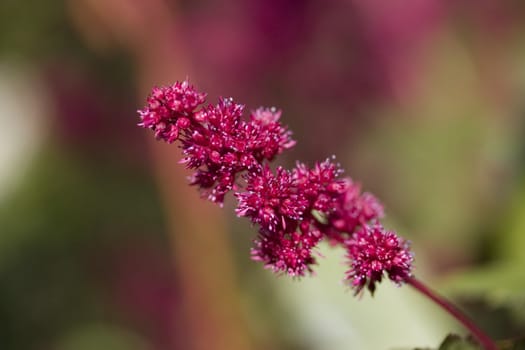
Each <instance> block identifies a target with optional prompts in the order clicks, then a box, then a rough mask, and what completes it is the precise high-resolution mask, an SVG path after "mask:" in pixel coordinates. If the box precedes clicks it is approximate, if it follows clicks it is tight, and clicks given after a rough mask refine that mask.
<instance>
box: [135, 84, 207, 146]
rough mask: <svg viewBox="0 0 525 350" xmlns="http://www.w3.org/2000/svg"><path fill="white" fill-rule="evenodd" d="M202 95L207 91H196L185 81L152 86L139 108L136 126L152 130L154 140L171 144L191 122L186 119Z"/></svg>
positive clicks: (200, 100)
mask: <svg viewBox="0 0 525 350" xmlns="http://www.w3.org/2000/svg"><path fill="white" fill-rule="evenodd" d="M205 98H206V94H204V93H200V92H198V91H197V90H195V88H194V87H193V86H191V85H189V83H188V81H183V82H176V83H175V84H173V85H172V86H166V87H155V88H153V90H152V91H151V94H150V95H149V97H148V104H147V106H146V107H145V108H144V109H141V110H139V111H138V113H139V115H140V119H141V121H140V123H139V124H138V125H139V126H142V127H144V128H148V129H151V130H153V131H154V132H155V137H156V138H157V139H161V140H164V141H166V142H168V143H172V142H174V141H175V140H177V138H178V137H179V133H180V131H181V130H184V129H186V128H187V127H188V126H189V125H190V119H189V118H191V115H192V114H193V111H194V110H195V108H197V107H198V106H199V105H201V104H203V103H204V100H205Z"/></svg>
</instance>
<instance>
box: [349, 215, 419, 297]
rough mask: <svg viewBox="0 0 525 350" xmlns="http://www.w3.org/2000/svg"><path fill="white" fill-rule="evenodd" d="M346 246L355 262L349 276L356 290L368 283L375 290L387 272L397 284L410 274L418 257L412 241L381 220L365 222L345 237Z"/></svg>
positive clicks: (351, 263)
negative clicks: (415, 256)
mask: <svg viewBox="0 0 525 350" xmlns="http://www.w3.org/2000/svg"><path fill="white" fill-rule="evenodd" d="M345 246H346V248H347V257H348V259H349V263H350V266H351V268H350V270H348V271H347V273H346V279H347V280H349V281H350V282H351V284H352V286H353V287H354V288H355V289H356V293H358V292H359V291H361V289H363V287H365V286H366V287H367V288H368V290H369V291H370V293H372V294H373V293H374V291H375V289H376V283H378V282H381V279H382V276H383V273H386V274H387V275H388V278H390V279H391V280H392V281H394V282H395V283H397V284H400V283H401V282H403V281H405V280H406V279H407V278H408V277H410V271H411V266H412V262H413V260H414V257H413V255H412V253H411V252H410V250H409V248H408V243H407V242H406V241H404V240H403V239H402V238H400V237H398V236H397V235H396V233H395V232H393V231H385V229H384V228H383V227H382V226H381V225H380V224H375V225H373V226H362V227H361V228H360V229H359V230H358V231H356V232H355V233H354V234H353V235H352V237H351V238H350V239H348V240H347V241H345Z"/></svg>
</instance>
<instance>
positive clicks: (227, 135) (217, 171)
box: [138, 81, 295, 204]
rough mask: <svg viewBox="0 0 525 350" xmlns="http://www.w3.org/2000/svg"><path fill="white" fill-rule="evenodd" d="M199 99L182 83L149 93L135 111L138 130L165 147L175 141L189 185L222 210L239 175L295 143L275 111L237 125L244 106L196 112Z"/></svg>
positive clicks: (223, 104)
mask: <svg viewBox="0 0 525 350" xmlns="http://www.w3.org/2000/svg"><path fill="white" fill-rule="evenodd" d="M205 97H206V94H204V93H200V92H198V91H197V90H195V88H193V86H191V85H189V83H188V82H187V81H185V82H182V83H175V84H174V85H173V86H169V87H161V88H154V89H153V91H152V93H151V94H150V96H149V97H148V104H147V106H146V107H145V108H144V109H142V110H139V111H138V112H139V116H140V119H141V121H140V123H139V126H142V127H145V128H148V129H152V130H153V131H154V132H155V136H156V137H157V138H158V139H161V140H164V141H166V142H168V143H172V142H174V141H176V140H179V141H180V143H181V147H182V150H183V154H184V158H183V159H182V160H181V163H185V164H186V167H187V168H189V169H194V170H195V173H194V174H193V176H192V177H191V180H190V181H191V184H193V185H196V186H198V187H199V188H200V190H201V191H202V193H203V194H204V195H205V196H207V197H208V198H209V199H210V200H212V201H213V202H216V203H219V204H222V203H223V201H224V197H225V195H226V194H227V193H228V192H229V191H231V190H233V189H234V188H235V181H236V178H237V176H238V174H239V173H241V172H244V171H248V170H250V171H256V170H255V169H259V168H260V167H261V165H262V163H263V162H264V161H270V160H272V159H273V158H274V157H275V156H276V155H278V154H279V153H281V152H282V151H284V150H285V149H288V148H291V147H293V145H294V144H295V141H293V140H292V139H291V132H290V131H288V130H287V128H286V127H284V126H283V125H281V124H280V123H279V118H280V115H281V113H280V112H279V111H277V110H275V109H259V110H256V111H254V112H252V113H251V115H250V118H249V120H243V119H242V114H243V111H244V106H243V105H240V104H237V103H235V102H234V101H233V100H232V99H231V98H226V99H222V98H221V99H220V100H219V103H218V104H217V105H215V106H213V105H210V106H208V107H203V108H201V109H198V107H199V106H200V105H202V104H203V103H204V101H205Z"/></svg>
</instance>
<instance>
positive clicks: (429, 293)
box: [405, 276, 498, 350]
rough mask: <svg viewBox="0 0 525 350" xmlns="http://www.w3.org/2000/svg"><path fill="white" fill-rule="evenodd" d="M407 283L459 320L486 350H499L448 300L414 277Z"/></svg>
mask: <svg viewBox="0 0 525 350" xmlns="http://www.w3.org/2000/svg"><path fill="white" fill-rule="evenodd" d="M405 282H406V283H408V284H410V285H411V286H412V287H414V288H415V289H416V290H417V291H419V292H420V293H421V294H423V295H425V296H426V297H429V298H430V299H432V300H433V301H434V302H435V303H436V304H438V305H439V306H441V307H442V308H443V309H445V311H447V312H448V313H449V314H451V315H452V316H454V318H455V319H456V320H458V321H459V322H460V323H461V324H462V325H463V326H465V328H467V329H468V330H469V331H470V333H471V334H472V335H473V336H474V337H475V338H476V339H477V340H478V341H479V343H480V344H481V346H483V348H484V349H486V350H498V347H497V346H496V343H494V341H493V340H492V339H491V338H490V337H489V336H488V335H486V334H485V333H484V332H483V331H482V330H481V329H479V328H478V326H476V325H475V324H474V322H472V321H471V320H470V319H469V318H468V317H467V316H466V315H465V314H464V313H463V312H461V311H460V310H459V309H458V308H457V307H455V306H454V305H452V304H451V303H450V302H449V301H448V300H447V299H445V298H443V297H442V296H440V295H438V294H436V293H435V292H434V291H433V290H431V289H430V288H428V287H427V286H426V285H425V284H423V283H422V282H421V281H419V280H418V279H416V278H415V277H413V276H412V277H408V278H407V279H406V280H405Z"/></svg>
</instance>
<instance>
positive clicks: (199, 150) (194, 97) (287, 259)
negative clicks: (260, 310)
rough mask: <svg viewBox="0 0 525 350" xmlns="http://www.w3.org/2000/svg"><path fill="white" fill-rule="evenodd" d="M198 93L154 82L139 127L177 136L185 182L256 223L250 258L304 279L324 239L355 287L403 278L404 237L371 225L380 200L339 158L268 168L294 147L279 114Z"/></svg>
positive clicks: (407, 264) (167, 137) (183, 85)
mask: <svg viewBox="0 0 525 350" xmlns="http://www.w3.org/2000/svg"><path fill="white" fill-rule="evenodd" d="M205 97H206V94H204V93H201V92H198V91H197V90H196V89H195V88H194V87H193V86H191V85H190V84H189V83H188V82H187V81H184V82H178V83H175V84H174V85H172V86H168V87H160V88H154V89H153V91H152V92H151V94H150V96H149V97H148V101H147V102H148V103H147V106H146V107H145V108H144V109H142V110H140V111H139V116H140V123H139V126H142V127H144V128H148V129H151V130H153V131H154V133H155V136H156V137H157V139H160V140H163V141H165V142H168V143H172V142H175V141H179V142H180V143H179V145H180V147H181V148H182V153H183V158H182V160H181V161H180V162H181V163H183V164H185V165H186V167H187V168H189V169H193V170H194V173H193V176H192V177H191V179H190V184H192V185H195V186H197V187H198V188H199V189H200V191H201V193H202V194H203V195H204V196H206V197H207V198H208V199H210V200H211V201H213V202H216V203H218V204H222V203H223V201H224V198H225V196H226V195H227V194H228V193H229V192H231V191H233V192H234V196H235V198H237V200H238V206H237V209H236V213H237V215H238V216H244V217H247V218H249V219H250V221H251V222H252V223H253V224H254V225H256V226H258V231H259V234H258V237H257V238H256V239H255V241H254V247H253V249H252V252H251V255H252V259H253V260H256V261H261V262H262V263H263V264H264V266H265V267H267V268H269V269H271V270H273V271H275V272H277V273H285V274H288V275H291V276H304V275H305V274H307V273H311V272H313V265H315V264H316V259H315V258H314V253H315V250H316V247H317V245H318V244H319V242H320V241H321V240H323V239H326V240H329V241H330V242H332V243H334V244H337V245H340V246H342V247H344V248H345V249H346V250H347V256H348V258H349V259H350V262H349V263H350V266H351V270H350V271H349V272H348V273H347V276H346V278H347V280H350V281H351V284H352V285H353V286H354V287H355V288H356V289H357V290H361V289H362V288H363V287H364V286H365V285H366V286H368V289H369V290H370V291H371V292H373V291H374V289H375V284H376V283H378V282H380V281H381V276H382V274H383V273H386V274H387V275H388V276H389V277H390V279H392V280H393V281H394V282H396V283H401V282H403V280H404V278H405V277H407V276H410V269H411V263H412V255H410V253H409V251H408V247H407V246H406V245H405V244H404V243H403V242H404V241H403V240H401V239H400V238H398V237H397V236H396V235H395V233H393V232H388V233H385V234H384V235H383V233H381V234H380V233H378V232H382V231H378V230H379V229H378V228H377V227H378V226H377V225H372V223H373V222H376V221H377V220H378V219H379V218H381V217H382V216H383V207H382V205H381V204H380V202H379V201H378V200H377V199H376V198H375V197H374V196H373V195H371V194H369V193H361V189H360V187H359V186H358V185H357V184H355V183H354V182H353V181H352V180H351V179H350V178H342V177H341V175H342V173H343V170H342V169H341V167H340V166H339V164H337V163H334V162H333V161H332V159H327V160H325V161H323V162H318V163H316V164H314V166H313V167H311V168H310V167H308V166H307V165H305V164H303V163H297V165H296V167H295V168H293V169H292V170H291V171H289V170H286V169H284V168H282V167H278V168H276V169H275V170H272V168H271V167H270V162H271V161H272V160H274V158H275V157H276V156H277V155H279V154H280V153H282V152H283V151H285V150H287V149H290V148H291V147H293V146H294V145H295V141H294V140H293V139H292V138H291V132H290V131H289V130H288V128H287V127H286V126H284V125H282V124H281V123H280V118H281V111H279V110H277V109H275V108H262V107H261V108H259V109H256V110H254V111H252V112H251V113H250V114H249V116H248V118H246V119H243V112H244V106H243V105H241V104H238V103H235V102H234V101H233V99H231V98H221V99H219V102H218V104H217V105H209V106H203V104H204V102H205ZM370 225H372V226H370ZM370 227H374V228H373V230H375V231H373V232H372V233H370V230H371V228H370ZM389 244H393V246H390V245H389ZM374 247H375V248H377V251H373V248H374ZM372 252H373V253H374V254H373V255H370V254H371V253H372Z"/></svg>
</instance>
